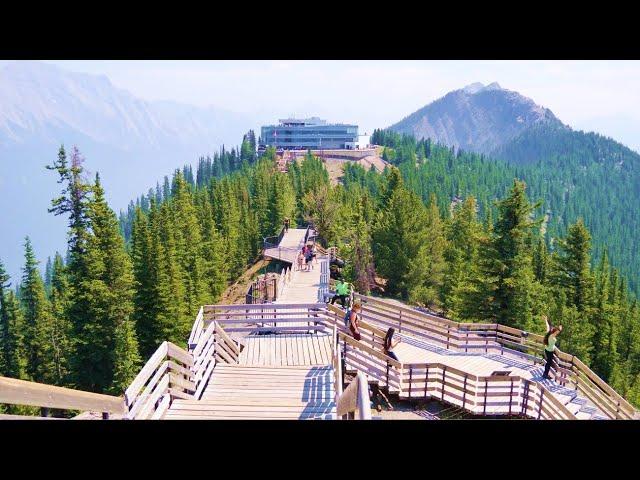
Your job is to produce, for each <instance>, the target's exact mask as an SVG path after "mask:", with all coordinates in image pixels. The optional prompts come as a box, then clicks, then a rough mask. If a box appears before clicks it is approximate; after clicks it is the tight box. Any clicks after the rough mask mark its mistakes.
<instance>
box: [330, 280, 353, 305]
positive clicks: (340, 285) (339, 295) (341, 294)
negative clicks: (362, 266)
mask: <svg viewBox="0 0 640 480" xmlns="http://www.w3.org/2000/svg"><path fill="white" fill-rule="evenodd" d="M348 288H349V287H348V286H347V283H346V282H343V281H342V279H340V280H338V281H337V283H336V294H335V295H334V296H333V298H332V299H331V305H335V303H336V300H339V301H340V305H342V308H345V302H346V301H347V289H348Z"/></svg>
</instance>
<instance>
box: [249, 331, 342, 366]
mask: <svg viewBox="0 0 640 480" xmlns="http://www.w3.org/2000/svg"><path fill="white" fill-rule="evenodd" d="M244 343H245V348H244V349H243V351H242V353H241V354H240V364H241V365H247V366H267V365H269V366H293V365H329V364H331V355H332V341H331V335H327V334H307V333H300V334H297V333H296V334H275V335H249V336H247V337H245V339H244Z"/></svg>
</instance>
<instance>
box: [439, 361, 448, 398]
mask: <svg viewBox="0 0 640 480" xmlns="http://www.w3.org/2000/svg"><path fill="white" fill-rule="evenodd" d="M446 372H447V366H446V365H445V366H444V367H442V392H441V395H440V400H444V387H445V385H444V376H445V374H446Z"/></svg>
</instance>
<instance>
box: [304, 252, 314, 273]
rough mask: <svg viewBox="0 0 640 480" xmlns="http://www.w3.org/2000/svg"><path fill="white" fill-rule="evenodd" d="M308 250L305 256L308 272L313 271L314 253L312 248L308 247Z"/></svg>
mask: <svg viewBox="0 0 640 480" xmlns="http://www.w3.org/2000/svg"><path fill="white" fill-rule="evenodd" d="M306 248H307V252H306V254H305V261H306V263H307V270H309V269H311V270H313V251H312V250H311V247H306Z"/></svg>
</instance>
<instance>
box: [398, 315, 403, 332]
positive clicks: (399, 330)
mask: <svg viewBox="0 0 640 480" xmlns="http://www.w3.org/2000/svg"><path fill="white" fill-rule="evenodd" d="M398 333H402V310H400V323H399V325H398Z"/></svg>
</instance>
